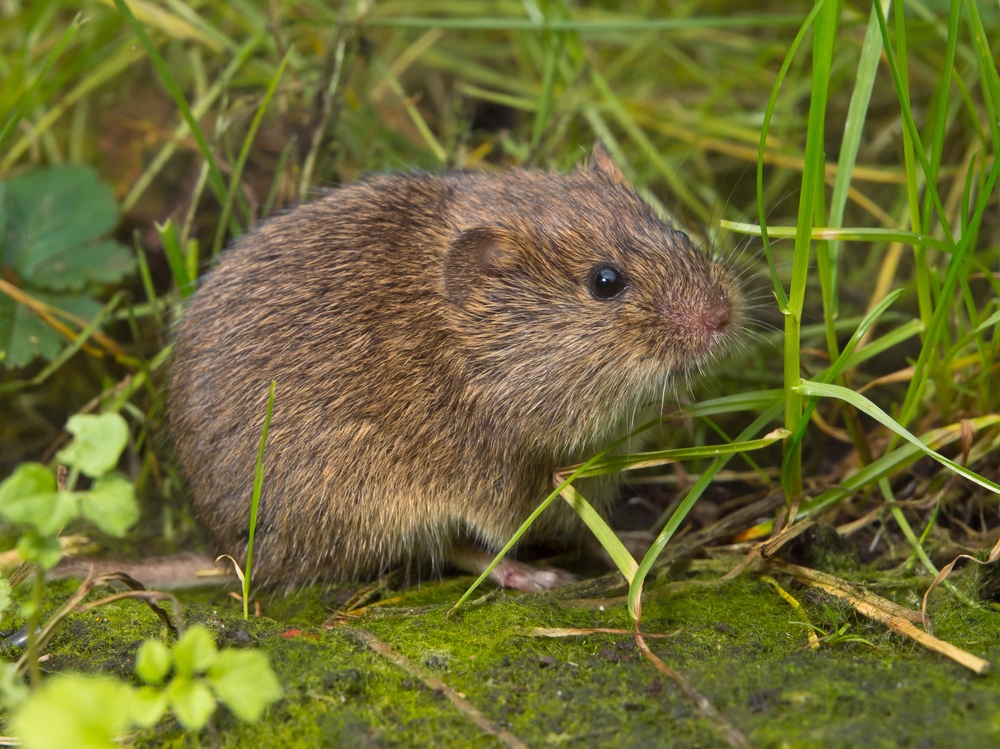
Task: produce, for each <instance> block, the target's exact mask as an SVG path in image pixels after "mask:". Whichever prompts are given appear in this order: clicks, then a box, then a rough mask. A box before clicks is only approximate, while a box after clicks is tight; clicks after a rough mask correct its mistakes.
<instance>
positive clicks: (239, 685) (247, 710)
mask: <svg viewBox="0 0 1000 749" xmlns="http://www.w3.org/2000/svg"><path fill="white" fill-rule="evenodd" d="M208 680H209V683H210V684H211V685H212V689H213V690H215V694H216V695H217V696H218V698H219V699H220V700H221V701H222V702H223V703H225V705H226V707H228V708H229V709H230V710H231V711H232V712H233V714H234V715H236V717H238V718H239V719H240V720H245V721H248V722H254V721H256V720H257V719H258V718H259V717H260V715H261V713H262V712H264V709H265V708H266V707H267V706H268V705H270V704H271V703H272V702H275V701H276V700H279V699H281V686H280V685H279V684H278V677H276V676H275V675H274V671H272V670H271V666H270V664H269V663H268V661H267V656H266V655H264V653H261V652H260V651H259V650H232V649H229V648H227V649H225V650H223V651H222V652H221V653H219V659H218V660H217V661H216V662H215V665H214V666H212V668H211V669H210V670H209V672H208Z"/></svg>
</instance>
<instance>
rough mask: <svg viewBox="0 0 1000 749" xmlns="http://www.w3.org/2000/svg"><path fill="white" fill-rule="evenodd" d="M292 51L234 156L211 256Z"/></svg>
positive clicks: (223, 234) (219, 244)
mask: <svg viewBox="0 0 1000 749" xmlns="http://www.w3.org/2000/svg"><path fill="white" fill-rule="evenodd" d="M291 54H292V51H291V50H288V52H286V53H285V56H284V57H283V58H282V60H281V63H279V65H278V69H277V70H276V71H275V73H274V76H273V77H272V78H271V82H270V84H269V85H268V87H267V91H266V92H265V93H264V99H263V100H262V101H261V103H260V106H259V107H258V108H257V112H256V113H255V114H254V117H253V120H252V121H251V123H250V129H249V130H247V135H246V138H244V139H243V146H242V147H241V148H240V154H239V156H237V157H236V163H235V164H234V165H233V173H232V175H231V176H230V179H229V190H228V191H227V192H226V199H225V201H224V202H223V204H222V215H221V217H220V218H219V225H218V228H217V229H216V232H215V244H214V245H213V246H212V256H213V257H215V256H216V255H218V254H219V252H220V251H221V250H222V243H223V241H225V238H226V224H228V223H229V217H230V215H231V213H232V210H233V202H234V201H235V199H236V194H237V193H238V192H239V190H240V185H241V183H242V181H243V168H244V167H245V166H246V163H247V157H248V156H249V155H250V149H251V147H252V146H253V142H254V139H255V138H256V137H257V129H258V128H259V127H260V123H261V120H263V119H264V112H266V111H267V106H268V104H270V103H271V98H272V97H273V96H274V92H275V91H277V90H278V83H279V82H280V81H281V77H282V76H283V75H284V74H285V66H286V65H288V60H289V58H290V57H291Z"/></svg>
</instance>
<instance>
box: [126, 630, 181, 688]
mask: <svg viewBox="0 0 1000 749" xmlns="http://www.w3.org/2000/svg"><path fill="white" fill-rule="evenodd" d="M172 663H173V658H172V657H171V655H170V648H168V647H167V646H166V645H164V644H163V643H162V642H160V641H159V640H146V641H145V642H144V643H142V645H141V646H140V647H139V652H138V653H136V654H135V675H136V676H138V677H139V678H140V679H142V680H143V681H144V682H146V683H147V684H159V683H160V682H161V681H163V680H164V679H165V678H166V676H167V674H168V673H169V672H170V666H171V664H172Z"/></svg>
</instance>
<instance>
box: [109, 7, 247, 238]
mask: <svg viewBox="0 0 1000 749" xmlns="http://www.w3.org/2000/svg"><path fill="white" fill-rule="evenodd" d="M114 3H115V6H116V7H117V8H118V12H119V13H121V14H122V16H124V18H125V20H126V22H128V24H129V26H131V27H132V31H133V33H135V35H136V36H137V37H138V38H139V42H140V44H142V46H143V49H145V50H146V54H147V55H148V56H149V59H150V62H152V63H153V67H154V68H155V69H156V72H157V74H158V75H159V77H160V80H161V81H162V82H163V85H164V86H166V88H167V91H169V92H170V96H171V97H172V98H173V100H174V103H176V104H177V107H178V108H179V109H180V110H181V114H182V115H183V116H184V119H185V120H186V121H187V124H188V127H189V128H190V129H191V136H192V137H193V138H194V140H195V143H197V144H198V148H199V150H200V151H201V154H202V156H203V157H204V159H205V161H206V163H207V164H208V172H209V178H208V181H209V184H210V185H211V187H212V191H213V192H214V193H215V196H216V197H217V198H218V199H219V202H220V203H221V202H222V201H224V200H225V198H226V183H225V181H224V180H223V178H222V172H221V171H220V169H219V164H218V162H217V161H216V159H215V154H214V153H213V152H212V148H211V147H210V146H209V145H208V140H207V139H206V138H205V133H203V132H202V130H201V126H200V125H199V124H198V121H197V120H196V119H195V117H194V115H193V114H192V113H191V107H190V106H189V105H188V102H187V99H186V98H185V97H184V92H183V91H181V89H180V86H178V85H177V81H176V80H175V79H174V76H173V73H171V72H170V67H169V66H168V65H167V63H166V61H165V60H164V59H163V57H162V56H161V55H160V52H159V50H157V49H156V45H154V44H153V42H152V40H151V39H150V38H149V35H148V34H146V30H145V29H144V28H143V27H142V24H140V23H139V22H138V21H137V20H136V18H135V16H134V15H132V11H131V10H130V9H129V7H128V5H127V4H126V3H125V0H114ZM234 230H236V231H238V230H239V227H236V226H234Z"/></svg>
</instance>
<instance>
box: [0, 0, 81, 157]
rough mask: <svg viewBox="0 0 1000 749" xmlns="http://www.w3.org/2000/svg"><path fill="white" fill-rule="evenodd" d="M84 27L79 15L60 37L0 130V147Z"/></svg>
mask: <svg viewBox="0 0 1000 749" xmlns="http://www.w3.org/2000/svg"><path fill="white" fill-rule="evenodd" d="M82 25H83V17H82V15H81V14H79V13H78V14H77V15H76V17H75V18H74V19H73V20H72V21H70V24H69V26H67V27H66V30H65V31H64V32H63V33H62V36H60V37H59V41H58V42H57V43H56V46H55V47H54V48H53V49H52V51H51V52H49V54H48V57H46V58H45V62H44V63H42V68H41V70H39V71H38V75H36V76H35V80H34V81H32V83H31V87H30V88H28V90H27V91H25V92H24V96H22V97H21V100H20V101H19V102H18V103H17V106H16V107H14V111H13V112H11V114H10V117H8V118H7V121H6V122H5V123H4V124H3V127H2V128H0V147H2V146H3V142H4V140H5V139H6V138H7V134H8V133H9V132H10V131H11V130H13V129H14V128H15V127H16V126H17V123H18V122H20V121H21V118H22V117H23V116H24V110H25V109H27V107H28V105H29V104H30V103H31V102H32V101H33V100H34V98H35V94H36V93H38V88H39V87H40V86H41V85H42V81H44V80H45V77H46V76H47V75H48V72H49V70H50V69H51V68H52V66H53V65H54V64H55V62H56V60H58V59H59V58H60V57H62V53H63V52H64V51H65V50H66V47H67V46H68V45H69V43H70V42H71V41H73V37H74V36H76V32H77V31H79V30H80V26H82Z"/></svg>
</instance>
